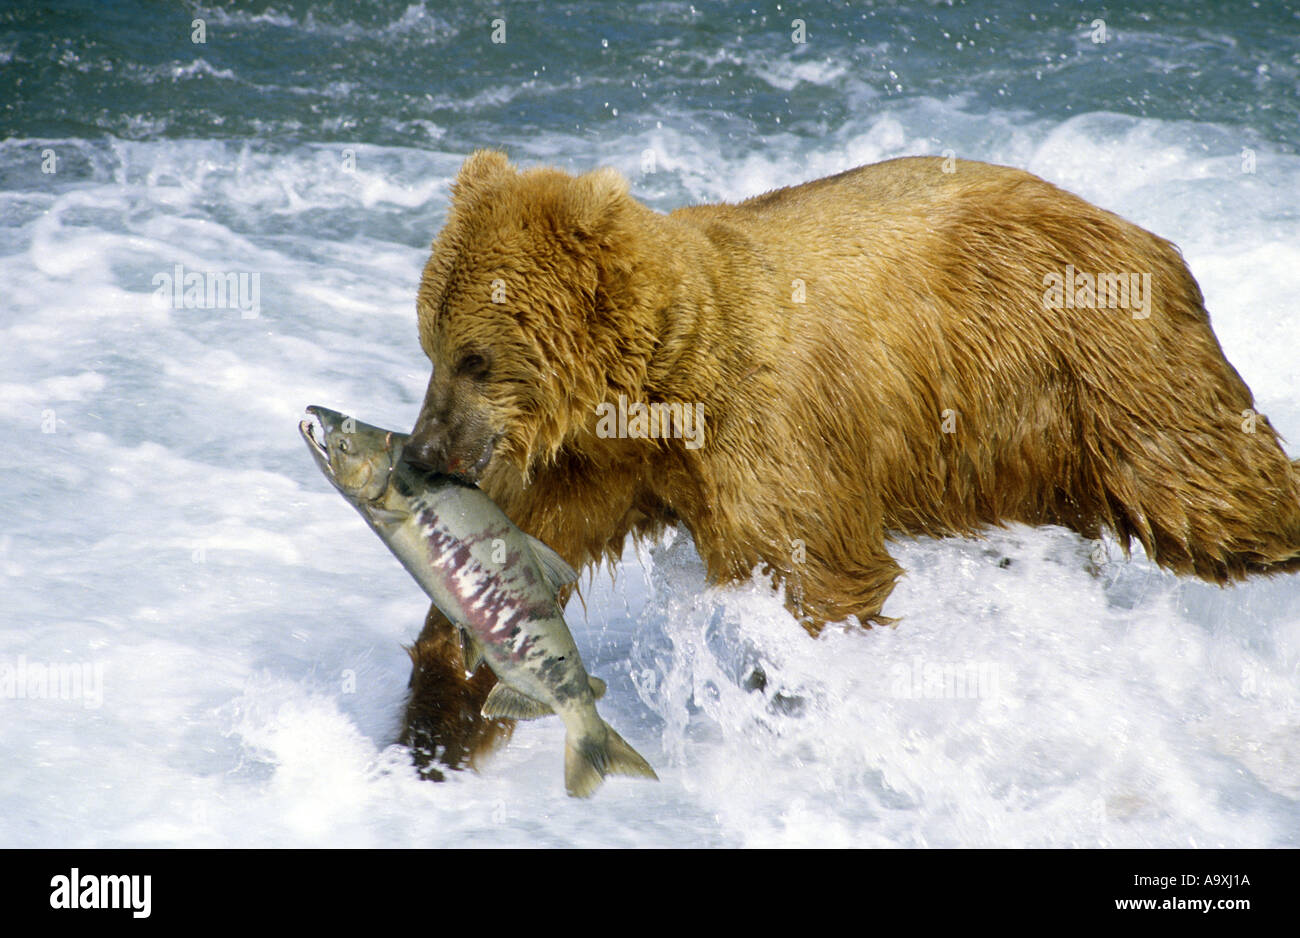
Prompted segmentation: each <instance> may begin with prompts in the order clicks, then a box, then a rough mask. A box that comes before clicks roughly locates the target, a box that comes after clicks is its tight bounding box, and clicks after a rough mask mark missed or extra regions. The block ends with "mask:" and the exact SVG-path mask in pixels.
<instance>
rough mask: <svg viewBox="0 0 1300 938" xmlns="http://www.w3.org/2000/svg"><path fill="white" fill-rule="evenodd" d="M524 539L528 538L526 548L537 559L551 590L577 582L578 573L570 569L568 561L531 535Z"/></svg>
mask: <svg viewBox="0 0 1300 938" xmlns="http://www.w3.org/2000/svg"><path fill="white" fill-rule="evenodd" d="M524 537H526V538H528V547H529V549H531V550H532V552H533V556H534V557H536V558H537V563H538V564H539V565H540V566H541V568H542V573H544V574H545V575H546V582H547V583H549V584H551V587H552V588H553V589H557V590H558V589H559V588H560V587H562V586H568V585H569V584H570V583H576V582H578V571H576V570H574V569H573V568H572V567H570V566H569V564H568V561H566V560H565V559H564V558H563V557H561V556H560V555H559V554H557V553H556V552H555V551H553V550H551V548H549V547H547V546H546V545H545V544H543V543H542V542H541V541H539V540H538V539H537V538H535V537H533V536H532V535H531V534H525V535H524Z"/></svg>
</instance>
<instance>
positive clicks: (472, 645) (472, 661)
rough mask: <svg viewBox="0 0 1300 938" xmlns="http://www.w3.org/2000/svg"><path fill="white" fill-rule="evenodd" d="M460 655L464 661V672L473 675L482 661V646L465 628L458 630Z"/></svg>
mask: <svg viewBox="0 0 1300 938" xmlns="http://www.w3.org/2000/svg"><path fill="white" fill-rule="evenodd" d="M460 656H461V658H462V659H464V661H465V673H466V674H468V675H469V676H470V677H473V676H474V672H475V671H477V670H478V666H479V665H480V664H482V663H483V647H482V646H481V645H479V643H478V642H476V641H474V638H473V636H471V635H470V634H469V632H468V631H467V630H465V629H461V630H460Z"/></svg>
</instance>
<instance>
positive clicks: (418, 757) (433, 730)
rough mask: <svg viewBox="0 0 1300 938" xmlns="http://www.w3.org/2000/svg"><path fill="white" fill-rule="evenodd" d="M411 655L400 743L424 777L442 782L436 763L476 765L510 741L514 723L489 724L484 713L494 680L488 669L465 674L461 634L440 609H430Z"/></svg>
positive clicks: (408, 650)
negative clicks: (408, 693) (479, 759)
mask: <svg viewBox="0 0 1300 938" xmlns="http://www.w3.org/2000/svg"><path fill="white" fill-rule="evenodd" d="M407 652H408V654H410V656H411V680H410V685H409V686H410V696H409V697H408V698H407V701H406V713H405V715H404V716H403V719H402V735H401V737H400V738H399V740H398V741H399V742H400V743H401V744H402V745H404V746H409V747H410V748H411V758H412V760H413V761H414V763H415V765H416V768H417V769H418V770H419V772H420V774H421V775H422V776H423V777H425V778H428V779H432V780H434V781H439V782H440V781H442V780H443V774H442V772H441V771H440V770H439V769H438V767H437V765H443V766H446V767H449V768H453V769H455V768H463V767H464V766H466V765H470V766H473V765H474V764H475V761H476V760H477V759H478V758H479V757H480V756H484V755H487V754H488V753H490V752H491V751H493V750H494V749H496V748H497V747H499V746H501V745H502V744H503V743H505V741H506V740H508V739H509V738H510V734H511V733H512V732H513V730H514V721H513V720H489V719H487V718H485V717H484V716H483V715H482V713H481V710H482V707H483V701H484V700H485V699H487V695H488V691H490V690H491V689H492V687H493V685H495V684H496V676H495V675H494V674H493V673H492V670H491V669H490V668H488V667H486V666H484V667H480V668H479V669H478V671H476V672H475V674H474V676H473V677H470V678H467V677H466V676H465V663H464V661H463V660H462V657H461V651H460V636H459V635H458V634H457V630H456V628H455V626H453V625H452V624H451V622H450V621H448V619H447V617H446V616H444V615H443V614H442V613H441V612H439V611H438V609H437V607H436V606H430V607H429V614H428V615H427V616H425V619H424V628H423V629H422V630H421V631H420V637H419V638H417V639H416V640H415V644H414V645H412V646H410V647H409V648H408V649H407ZM435 763H436V764H435Z"/></svg>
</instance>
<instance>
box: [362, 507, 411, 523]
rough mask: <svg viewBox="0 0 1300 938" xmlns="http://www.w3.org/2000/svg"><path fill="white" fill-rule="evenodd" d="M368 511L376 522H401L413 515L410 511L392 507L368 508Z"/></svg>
mask: <svg viewBox="0 0 1300 938" xmlns="http://www.w3.org/2000/svg"><path fill="white" fill-rule="evenodd" d="M366 511H367V512H369V514H370V517H371V518H373V519H374V521H375V523H376V524H401V523H402V522H403V521H405V520H406V519H407V518H409V517H411V513H410V512H409V511H394V510H393V509H391V508H367V509H366Z"/></svg>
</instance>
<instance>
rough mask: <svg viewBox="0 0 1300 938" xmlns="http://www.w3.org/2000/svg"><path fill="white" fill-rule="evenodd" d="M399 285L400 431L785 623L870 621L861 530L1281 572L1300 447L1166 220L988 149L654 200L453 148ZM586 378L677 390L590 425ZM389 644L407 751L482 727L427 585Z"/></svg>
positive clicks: (555, 526)
mask: <svg viewBox="0 0 1300 938" xmlns="http://www.w3.org/2000/svg"><path fill="white" fill-rule="evenodd" d="M417 305H418V313H419V332H420V342H421V345H422V346H423V348H424V351H425V353H426V354H427V355H428V357H429V360H430V361H431V362H432V364H433V376H432V378H431V380H430V382H429V389H428V394H427V396H426V398H425V400H424V403H423V405H422V408H421V411H420V414H419V419H418V421H417V423H416V426H415V429H414V431H413V433H414V436H413V439H412V441H411V443H410V445H409V446H408V449H407V458H408V459H409V460H410V461H412V462H413V463H416V464H418V465H422V466H424V467H427V468H431V469H434V470H438V471H446V472H452V473H457V474H460V475H462V476H464V477H466V478H468V479H471V480H478V481H480V483H481V485H482V486H483V488H484V489H485V491H486V492H487V493H488V494H489V495H490V496H491V497H492V498H493V499H495V500H496V501H497V502H498V503H499V504H500V505H501V507H502V508H503V509H504V510H505V511H506V512H507V514H509V515H510V517H511V518H512V519H513V520H514V521H515V522H516V523H518V524H519V526H520V527H522V528H523V529H524V530H525V531H528V532H529V533H531V534H533V535H535V536H537V537H539V538H541V539H542V540H543V541H545V542H546V543H548V544H550V545H551V546H552V547H554V548H555V549H556V550H557V551H559V553H560V554H561V555H563V556H564V558H565V559H566V560H568V561H569V562H570V563H571V564H573V565H574V566H575V567H580V565H584V564H590V563H592V562H593V561H598V560H599V559H600V558H602V557H607V558H616V557H618V556H619V555H620V553H621V551H622V548H623V545H624V541H625V539H626V538H627V537H628V535H634V536H645V535H654V534H656V533H658V532H660V531H661V530H662V529H663V528H664V527H665V526H666V525H673V524H682V525H684V526H685V527H686V528H687V529H688V530H689V531H690V533H691V535H692V537H693V538H694V541H695V545H696V547H697V549H698V551H699V554H700V557H701V558H702V559H703V561H704V563H705V564H706V566H707V568H708V573H709V576H710V578H711V579H712V580H713V581H715V582H718V583H725V582H730V581H737V580H744V579H747V578H749V577H751V576H753V575H754V573H755V571H756V570H758V571H762V572H764V573H766V574H768V575H770V576H771V577H772V579H773V582H774V585H776V584H779V585H783V586H784V587H785V595H786V602H787V605H788V606H789V608H790V611H791V612H792V613H793V615H794V616H795V618H796V619H797V620H798V621H799V622H801V623H802V624H803V625H804V627H806V628H807V629H808V630H809V631H810V632H811V633H813V634H814V635H815V634H817V632H818V630H819V629H821V628H822V626H823V625H824V624H825V623H827V622H839V621H843V620H848V619H853V618H856V620H857V621H859V622H861V623H863V624H870V623H871V622H873V621H882V616H881V609H882V607H883V605H884V603H885V600H886V598H887V597H888V596H889V593H890V590H891V589H892V588H893V585H894V580H895V578H896V577H898V575H899V574H900V573H901V570H900V568H899V566H898V565H897V564H896V563H895V562H894V560H893V558H892V557H890V555H889V552H888V550H887V548H886V538H887V536H888V534H889V533H890V532H903V533H906V534H923V535H932V536H939V535H973V534H976V533H977V532H979V531H980V529H981V528H983V527H985V526H988V525H998V524H1002V523H1005V522H1013V521H1014V522H1023V523H1026V524H1057V525H1065V526H1068V527H1070V528H1072V529H1074V530H1075V531H1078V532H1079V533H1080V534H1082V535H1083V536H1084V537H1087V538H1094V537H1097V536H1098V535H1099V532H1100V530H1101V529H1102V528H1108V529H1110V530H1111V531H1113V532H1114V533H1115V534H1116V535H1117V536H1118V538H1119V540H1120V541H1121V542H1122V543H1123V544H1124V545H1125V546H1126V547H1127V545H1128V544H1129V543H1130V542H1131V541H1132V540H1136V541H1137V542H1138V543H1140V544H1141V545H1142V547H1143V548H1145V550H1146V551H1147V553H1148V554H1149V555H1150V556H1151V557H1152V558H1153V559H1154V560H1155V561H1157V562H1158V563H1160V564H1162V565H1164V566H1166V567H1168V568H1170V569H1172V570H1174V571H1177V572H1179V573H1189V574H1195V575H1197V576H1200V577H1203V578H1205V579H1208V580H1212V581H1214V582H1217V583H1225V582H1227V581H1229V580H1233V579H1236V578H1239V577H1241V576H1243V575H1246V574H1249V573H1254V572H1277V571H1282V570H1294V569H1297V568H1300V469H1297V467H1296V466H1294V465H1293V464H1292V463H1291V461H1290V460H1289V459H1288V458H1287V457H1286V455H1285V454H1284V453H1283V451H1282V449H1281V447H1280V445H1279V443H1278V438H1277V435H1276V433H1275V432H1274V430H1273V428H1272V427H1271V426H1270V425H1269V423H1268V421H1267V419H1265V418H1264V417H1263V416H1261V415H1257V414H1255V412H1254V409H1253V400H1252V397H1251V393H1250V390H1249V389H1248V388H1247V387H1246V385H1245V383H1244V382H1243V381H1242V380H1241V378H1240V377H1239V376H1238V374H1237V372H1236V371H1235V370H1234V369H1233V367H1232V365H1230V364H1229V363H1228V362H1227V360H1226V359H1225V358H1224V356H1223V352H1222V350H1221V348H1220V347H1219V343H1218V340H1217V339H1216V338H1215V335H1214V333H1213V331H1212V330H1211V328H1210V322H1209V317H1208V316H1207V314H1206V311H1205V308H1204V305H1203V302H1202V297H1201V292H1200V289H1199V288H1198V287H1197V284H1196V281H1195V280H1194V279H1193V278H1192V276H1191V274H1190V273H1189V272H1188V270H1187V267H1186V266H1185V264H1184V263H1183V260H1182V257H1181V255H1180V254H1179V252H1178V250H1177V248H1175V247H1174V246H1173V245H1172V244H1170V243H1169V242H1168V241H1165V240H1164V239H1162V238H1159V237H1157V236H1155V235H1153V234H1151V233H1149V232H1147V231H1144V230H1143V229H1141V228H1138V227H1136V226H1135V225H1133V224H1130V223H1129V222H1127V221H1125V220H1124V219H1122V218H1120V217H1119V216H1117V215H1114V214H1112V213H1110V212H1107V211H1103V210H1101V209H1099V208H1097V207H1095V206H1093V205H1091V204H1089V203H1087V202H1085V201H1083V200H1082V199H1080V198H1078V197H1076V196H1074V195H1071V194H1070V193H1068V192H1065V191H1063V190H1061V189H1058V188H1057V187H1055V186H1053V185H1050V184H1049V183H1047V182H1044V181H1043V180H1041V179H1039V178H1037V177H1035V176H1032V175H1030V174H1029V173H1026V172H1022V171H1020V170H1016V169H1010V168H1006V167H1001V166H993V165H988V164H984V163H977V162H964V161H952V160H948V161H945V160H942V159H938V158H924V157H917V158H906V159H896V160H890V161H888V162H884V163H879V164H875V165H871V166H864V167H861V168H859V169H854V170H850V171H848V172H845V173H841V174H839V175H837V176H832V177H829V178H826V179H818V180H816V181H814V182H810V183H806V184H804V185H799V186H794V187H791V188H787V189H780V190H777V191H774V192H769V193H767V194H765V195H760V196H757V197H755V198H751V199H748V200H746V201H744V202H740V203H738V204H735V205H730V204H722V205H699V206H691V207H688V208H682V209H678V210H676V211H674V212H671V213H669V214H667V215H665V214H661V213H659V212H656V211H653V210H651V209H649V208H647V207H645V206H644V205H642V204H640V203H639V202H637V201H636V200H635V199H633V198H632V197H631V196H629V194H628V189H627V183H626V181H625V180H624V179H623V178H622V177H621V176H620V175H619V174H618V173H616V172H614V171H612V170H596V171H594V172H591V173H587V174H586V175H582V176H577V177H574V176H571V175H569V174H567V173H564V172H561V171H558V170H555V169H549V168H539V169H529V170H527V171H523V172H520V171H518V170H516V169H515V168H514V167H512V166H511V165H510V164H509V163H508V162H507V160H506V157H505V156H504V155H502V154H501V153H497V152H492V151H479V152H477V153H474V154H473V155H472V156H470V158H469V159H468V160H466V162H465V164H464V166H463V167H462V168H461V171H460V173H459V175H458V177H457V179H456V181H455V183H454V184H453V186H452V201H451V207H450V210H449V213H448V217H447V221H446V225H445V227H444V228H443V229H442V231H441V233H440V234H439V235H438V237H437V240H436V241H435V242H434V244H433V253H432V256H431V257H430V259H429V262H428V265H427V266H426V267H425V270H424V276H423V280H422V282H421V284H420V289H419V296H418V301H417ZM615 402H617V406H618V407H619V408H621V409H622V410H623V411H628V410H631V409H633V408H636V407H640V408H642V410H641V411H640V413H642V414H643V413H644V409H645V408H646V407H648V406H653V405H667V406H669V407H671V406H673V405H680V406H678V407H677V408H676V410H675V411H674V412H673V418H672V419H661V420H660V423H661V424H667V427H666V429H667V430H669V431H678V432H659V433H647V432H645V431H646V427H645V425H644V424H645V422H644V421H641V422H640V424H636V423H635V422H627V423H625V421H624V419H623V417H622V416H620V419H619V421H618V431H619V432H610V427H611V423H610V421H608V420H606V421H605V423H604V425H602V419H604V417H603V416H602V415H605V416H607V415H608V414H609V408H610V407H611V406H612V405H613V404H614V403H615ZM665 413H666V411H665V410H664V409H663V407H661V408H660V415H661V417H662V416H663V415H664V414H665ZM690 413H698V414H699V415H700V417H701V418H702V429H703V433H702V434H701V436H700V438H699V439H698V440H697V441H696V445H694V446H692V445H690V441H689V440H687V439H684V438H683V437H684V434H683V433H681V432H680V431H681V430H682V427H681V420H682V416H683V415H689V414H690ZM629 427H631V428H632V429H631V430H629V429H628V428H629ZM651 429H653V428H651ZM659 429H660V430H661V431H662V430H664V429H665V427H662V426H661V427H660V428H659ZM696 429H697V430H698V429H701V428H700V427H696ZM633 430H639V431H640V432H633ZM411 656H412V659H413V661H414V669H413V672H412V677H411V699H410V703H409V705H408V711H407V715H406V723H405V729H404V733H403V740H404V741H405V742H406V743H408V744H409V745H411V746H412V747H413V748H414V749H415V750H416V752H417V762H418V763H419V764H421V765H422V766H425V767H428V766H429V764H430V760H431V759H434V758H436V759H437V760H439V761H442V762H444V763H446V764H449V765H457V764H459V763H461V762H463V761H465V760H467V759H472V757H473V755H474V754H475V753H476V752H479V751H483V750H485V749H486V748H488V747H489V746H491V745H492V744H493V743H494V742H497V741H499V740H500V739H501V738H502V737H503V736H504V734H505V733H506V732H508V727H507V726H505V725H504V724H500V723H489V722H487V721H484V720H483V719H482V718H481V717H480V716H479V706H480V704H481V702H482V699H483V697H484V695H485V694H486V693H487V691H488V690H489V689H490V687H491V684H492V682H493V678H492V676H491V675H490V674H489V673H486V671H485V670H484V671H481V672H480V673H479V674H477V675H476V676H475V677H474V678H473V679H469V680H467V679H466V678H465V676H464V673H463V671H462V664H461V660H460V652H459V648H458V644H457V642H456V641H455V640H454V638H453V635H452V629H451V627H450V626H449V624H448V623H447V621H446V620H445V619H443V618H442V616H441V615H440V614H439V613H438V612H437V611H436V610H433V609H431V610H430V612H429V617H428V619H427V620H426V623H425V626H424V630H423V632H422V633H421V635H420V637H419V639H418V640H417V641H416V643H415V645H414V646H413V647H412V649H411ZM428 771H429V772H430V773H431V774H436V769H432V768H430V769H428Z"/></svg>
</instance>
